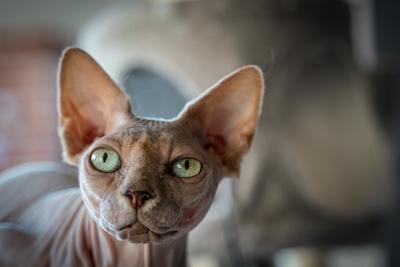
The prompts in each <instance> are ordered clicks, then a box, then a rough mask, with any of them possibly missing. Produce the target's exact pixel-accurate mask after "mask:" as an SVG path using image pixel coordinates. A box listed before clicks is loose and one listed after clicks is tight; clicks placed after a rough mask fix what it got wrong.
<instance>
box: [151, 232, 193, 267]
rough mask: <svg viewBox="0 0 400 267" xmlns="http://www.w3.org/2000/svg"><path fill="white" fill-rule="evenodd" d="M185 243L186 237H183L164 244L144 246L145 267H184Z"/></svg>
mask: <svg viewBox="0 0 400 267" xmlns="http://www.w3.org/2000/svg"><path fill="white" fill-rule="evenodd" d="M186 242H187V235H184V236H182V237H180V238H177V239H174V240H172V241H169V242H166V243H161V244H154V243H147V244H145V245H144V246H145V255H146V257H145V259H146V261H145V266H146V267H158V266H165V267H174V266H186Z"/></svg>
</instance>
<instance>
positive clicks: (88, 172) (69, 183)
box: [0, 48, 263, 266]
mask: <svg viewBox="0 0 400 267" xmlns="http://www.w3.org/2000/svg"><path fill="white" fill-rule="evenodd" d="M262 93H263V80H262V75H261V72H260V71H259V69H258V68H257V67H254V66H248V67H244V68H242V69H240V70H238V71H236V72H234V73H233V74H231V75H230V76H227V77H226V78H225V79H224V80H222V81H221V82H219V83H218V84H216V85H215V86H214V87H212V88H211V89H210V90H209V91H207V92H206V93H205V94H204V95H202V96H201V97H200V98H198V99H197V100H195V101H193V102H192V103H189V104H188V105H187V107H186V108H185V109H184V110H183V111H182V113H181V114H180V115H179V116H178V118H176V119H174V120H170V121H160V120H147V119H140V118H136V117H135V116H134V115H133V114H132V113H131V111H130V105H129V102H128V98H127V97H126V96H125V94H124V93H123V92H122V91H121V90H120V89H119V88H118V87H117V86H116V85H115V84H114V83H113V82H112V81H111V80H110V79H109V77H108V76H107V75H106V74H105V73H104V72H103V71H102V69H101V68H100V67H99V66H98V65H97V64H96V62H95V61H94V60H93V59H92V58H90V56H89V55H87V54H86V53H85V52H83V51H81V50H79V49H76V48H72V49H69V50H67V51H66V52H65V53H64V56H63V58H62V60H61V64H60V75H59V115H60V125H59V127H60V137H61V141H62V144H63V149H64V158H65V160H66V161H67V162H69V163H71V164H74V165H77V166H79V185H80V189H79V188H77V181H76V179H75V178H74V175H73V174H70V175H65V173H62V174H60V172H59V171H51V170H50V171H49V170H46V169H42V170H40V169H39V170H37V171H36V172H34V171H29V170H28V171H25V172H22V173H21V172H18V171H14V172H12V171H11V172H8V173H5V174H3V176H2V177H0V220H1V222H3V223H2V224H0V227H1V228H0V251H1V252H0V263H1V264H0V265H1V266H184V265H185V246H186V236H187V234H188V232H189V231H190V230H191V229H192V228H193V227H195V226H196V225H197V224H198V223H199V222H200V221H201V219H202V218H203V217H204V216H205V214H206V212H207V210H208V208H209V206H210V205H211V202H212V199H213V196H214V194H215V191H216V189H217V186H218V184H219V182H220V181H221V179H222V177H223V176H226V175H228V174H231V175H232V174H233V175H234V174H237V172H238V169H239V164H240V160H241V158H242V156H243V154H244V153H245V152H247V150H248V149H249V147H250V144H251V140H252V136H253V134H254V130H255V126H256V124H257V120H258V117H259V110H260V105H261V99H262ZM98 148H109V149H113V150H114V151H115V152H116V153H117V154H118V155H119V157H120V160H121V167H120V168H118V169H117V170H115V171H113V172H110V173H104V172H101V171H99V170H97V169H96V168H94V166H93V164H92V163H91V160H90V158H91V155H92V153H93V151H94V150H96V149H98ZM182 157H190V158H194V159H196V160H198V161H200V162H201V163H202V169H201V171H200V173H198V174H197V175H195V176H193V177H191V178H185V179H182V178H178V177H174V176H173V175H172V174H171V171H170V168H171V164H172V162H174V160H176V159H179V158H182ZM143 192H144V193H143ZM143 196H145V197H143Z"/></svg>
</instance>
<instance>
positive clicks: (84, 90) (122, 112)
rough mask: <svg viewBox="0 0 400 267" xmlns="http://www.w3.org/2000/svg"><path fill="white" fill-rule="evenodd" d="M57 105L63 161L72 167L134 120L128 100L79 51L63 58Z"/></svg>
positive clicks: (72, 51) (67, 54)
mask: <svg viewBox="0 0 400 267" xmlns="http://www.w3.org/2000/svg"><path fill="white" fill-rule="evenodd" d="M58 105H59V106H58V112H59V134H60V137H61V141H62V144H63V149H64V159H65V160H66V161H67V162H69V163H71V164H77V163H78V162H79V159H80V156H81V154H82V152H83V151H84V150H85V148H86V147H87V146H88V145H90V144H91V143H92V142H93V141H94V140H95V139H96V138H98V137H101V136H103V135H105V134H106V133H108V132H110V131H111V130H113V129H115V128H117V127H119V126H121V125H123V124H124V123H126V122H128V121H129V120H130V119H131V118H133V115H132V113H131V110H130V104H129V100H128V97H127V96H126V95H125V94H124V93H123V92H122V91H121V90H120V89H119V88H118V86H117V85H116V84H115V83H114V82H113V81H112V80H111V78H110V77H109V76H108V75H107V74H106V73H105V72H104V71H103V70H102V69H101V67H100V66H99V65H98V64H97V63H96V61H95V60H94V59H93V58H91V57H90V56H89V55H88V54H87V53H85V52H84V51H82V50H80V49H78V48H69V49H66V50H65V51H64V53H63V56H62V57H61V60H60V64H59V76H58Z"/></svg>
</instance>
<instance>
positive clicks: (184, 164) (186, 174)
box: [171, 158, 203, 178]
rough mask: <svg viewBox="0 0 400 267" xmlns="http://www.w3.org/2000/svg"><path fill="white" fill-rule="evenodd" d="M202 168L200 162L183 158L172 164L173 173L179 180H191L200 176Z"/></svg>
mask: <svg viewBox="0 0 400 267" xmlns="http://www.w3.org/2000/svg"><path fill="white" fill-rule="evenodd" d="M202 168H203V166H202V164H201V162H200V161H198V160H196V159H193V158H183V159H178V160H176V161H174V162H173V163H172V168H171V172H172V174H173V175H174V176H175V177H178V178H190V177H193V176H196V175H197V174H199V173H200V172H201V169H202Z"/></svg>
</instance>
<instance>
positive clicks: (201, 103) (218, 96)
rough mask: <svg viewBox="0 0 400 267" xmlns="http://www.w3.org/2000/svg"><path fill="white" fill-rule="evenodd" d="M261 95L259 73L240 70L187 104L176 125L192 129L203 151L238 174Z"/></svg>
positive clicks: (249, 67) (253, 69) (256, 117)
mask: <svg viewBox="0 0 400 267" xmlns="http://www.w3.org/2000/svg"><path fill="white" fill-rule="evenodd" d="M263 92H264V80H263V75H262V72H261V70H260V69H259V68H258V67H256V66H246V67H243V68H241V69H239V70H237V71H235V72H233V73H231V74H230V75H228V76H227V77H225V78H224V79H222V80H221V81H220V82H218V83H217V84H216V85H214V86H213V87H211V89H209V90H208V91H207V92H206V93H205V94H203V95H202V96H200V97H199V98H197V99H195V100H194V101H193V102H191V103H189V104H188V105H187V106H186V108H185V109H184V110H183V111H182V113H181V115H180V116H179V117H178V121H186V122H187V123H188V124H189V125H192V127H193V128H194V130H195V132H196V133H197V134H198V136H199V138H200V139H201V141H202V143H203V144H204V147H205V148H206V149H208V150H210V151H212V152H213V153H215V154H216V155H217V156H219V157H220V158H221V159H222V161H223V164H224V165H225V166H226V167H227V169H228V170H229V171H230V173H231V174H237V173H238V171H239V165H240V161H241V158H242V156H243V155H244V154H245V153H246V152H247V151H248V149H249V148H250V145H251V142H252V139H253V135H254V131H255V128H256V125H257V121H258V118H259V115H260V111H261V104H262V98H263Z"/></svg>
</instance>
